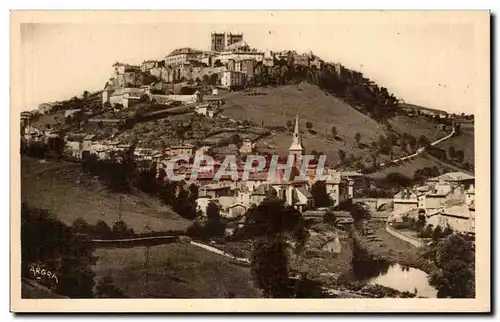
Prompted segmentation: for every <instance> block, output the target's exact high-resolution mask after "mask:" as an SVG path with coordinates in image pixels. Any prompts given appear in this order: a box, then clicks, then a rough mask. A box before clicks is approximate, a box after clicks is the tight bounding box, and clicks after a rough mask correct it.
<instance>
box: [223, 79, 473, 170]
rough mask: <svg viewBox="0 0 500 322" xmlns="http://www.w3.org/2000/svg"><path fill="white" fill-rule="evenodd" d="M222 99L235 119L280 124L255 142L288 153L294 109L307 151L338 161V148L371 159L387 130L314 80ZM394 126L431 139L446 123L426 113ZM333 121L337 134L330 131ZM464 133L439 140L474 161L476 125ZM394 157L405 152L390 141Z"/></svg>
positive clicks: (427, 163) (398, 119) (409, 166)
mask: <svg viewBox="0 0 500 322" xmlns="http://www.w3.org/2000/svg"><path fill="white" fill-rule="evenodd" d="M224 97H225V99H226V104H225V105H224V106H223V112H222V114H223V115H224V116H227V117H229V118H232V119H235V120H240V121H243V120H249V121H253V122H255V123H256V124H258V125H261V126H262V125H263V126H266V127H283V129H282V130H279V129H275V130H274V131H273V134H272V135H271V136H270V137H268V138H266V139H265V140H263V141H261V142H257V147H258V148H259V150H263V151H269V152H273V151H275V152H277V153H280V154H286V153H287V151H288V148H289V146H290V143H291V141H292V137H291V133H290V131H287V130H286V128H287V122H288V121H293V120H294V118H295V116H296V115H299V118H300V128H301V132H302V135H303V142H304V146H305V149H306V153H311V152H312V151H313V150H315V151H317V152H320V153H324V154H326V155H327V158H328V160H329V161H330V162H331V163H332V164H336V163H338V162H339V161H340V160H339V150H343V151H344V152H346V154H351V153H352V154H354V155H355V156H356V157H359V158H361V160H363V161H365V162H369V161H370V157H371V155H372V154H373V152H374V151H373V150H372V149H370V148H369V147H370V146H371V145H372V144H373V142H378V139H379V137H380V136H386V135H387V131H385V130H384V127H383V126H382V125H381V124H380V123H377V122H376V121H374V120H373V119H372V118H370V117H368V116H367V115H365V114H362V113H360V112H358V110H357V109H355V108H353V107H351V106H350V105H348V104H347V103H345V102H344V101H343V100H340V99H338V98H337V97H335V96H334V95H332V94H329V93H327V92H325V91H323V90H321V89H320V88H319V87H318V86H316V85H312V84H309V83H305V82H302V83H300V84H296V85H285V86H281V87H262V88H258V89H257V90H256V91H255V92H254V93H251V92H242V91H240V92H231V93H227V94H225V95H224ZM307 122H311V123H312V130H313V131H314V132H315V133H314V132H311V131H309V130H308V129H307V127H306V124H307ZM389 124H390V125H391V127H392V129H393V130H394V132H396V133H398V134H400V135H403V134H405V133H407V134H410V135H412V136H413V137H415V138H416V139H417V140H418V139H419V138H420V136H422V135H423V136H425V137H427V138H428V139H429V140H430V141H434V140H437V139H439V138H441V137H444V136H446V135H447V134H448V133H449V131H450V128H449V127H448V128H447V129H443V128H440V127H439V126H438V125H437V124H436V123H435V122H434V121H433V120H432V119H429V118H426V117H409V116H405V115H396V116H395V117H394V118H392V119H390V121H389ZM333 127H335V129H336V132H337V137H336V138H334V137H333V135H332V128H333ZM462 127H463V131H462V132H463V134H462V135H461V136H458V137H454V138H452V139H450V141H445V142H443V143H441V144H440V145H439V147H440V148H442V149H444V150H447V149H448V148H449V146H455V148H456V149H462V150H464V155H465V158H464V159H465V161H464V162H469V163H473V161H474V127H473V124H472V125H470V124H469V125H463V126H462ZM356 133H359V134H360V135H361V140H360V144H356V140H355V136H356ZM392 152H393V158H397V157H402V156H405V155H407V154H408V152H405V151H403V150H402V149H401V147H399V146H397V145H393V151H392ZM387 160H389V156H388V155H383V154H379V155H378V161H379V162H385V161H387ZM433 166H437V167H438V168H439V169H440V170H441V171H442V170H444V169H445V168H446V164H443V163H442V162H439V161H438V160H433V159H432V158H423V157H419V158H417V159H415V160H412V161H411V162H410V163H406V164H403V165H401V166H398V167H390V168H387V169H385V170H383V171H382V172H381V173H387V172H391V171H393V170H394V171H397V172H402V173H404V174H406V175H412V174H413V171H414V170H416V169H418V168H423V167H433Z"/></svg>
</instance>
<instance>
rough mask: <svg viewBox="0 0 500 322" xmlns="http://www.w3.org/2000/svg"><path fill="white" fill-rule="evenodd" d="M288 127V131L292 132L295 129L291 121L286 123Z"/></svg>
mask: <svg viewBox="0 0 500 322" xmlns="http://www.w3.org/2000/svg"><path fill="white" fill-rule="evenodd" d="M286 127H287V129H288V131H292V129H293V122H292V121H290V120H288V121H286Z"/></svg>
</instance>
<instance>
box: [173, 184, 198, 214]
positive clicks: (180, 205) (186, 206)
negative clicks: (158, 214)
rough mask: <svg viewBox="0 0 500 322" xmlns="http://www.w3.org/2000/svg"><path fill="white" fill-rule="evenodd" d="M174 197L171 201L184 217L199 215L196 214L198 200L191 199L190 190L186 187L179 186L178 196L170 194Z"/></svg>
mask: <svg viewBox="0 0 500 322" xmlns="http://www.w3.org/2000/svg"><path fill="white" fill-rule="evenodd" d="M170 197H171V198H173V200H171V201H170V202H172V203H173V206H174V210H175V211H176V212H177V213H178V214H179V215H180V216H182V217H184V218H186V219H190V220H192V219H195V218H196V217H197V214H196V202H194V201H193V200H191V198H190V196H189V191H188V190H186V189H185V188H184V187H182V186H180V187H179V192H178V193H177V196H175V195H173V196H170Z"/></svg>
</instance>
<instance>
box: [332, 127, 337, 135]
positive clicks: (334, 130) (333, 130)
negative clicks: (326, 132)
mask: <svg viewBox="0 0 500 322" xmlns="http://www.w3.org/2000/svg"><path fill="white" fill-rule="evenodd" d="M332 135H333V136H334V137H335V136H337V128H336V127H335V126H333V127H332Z"/></svg>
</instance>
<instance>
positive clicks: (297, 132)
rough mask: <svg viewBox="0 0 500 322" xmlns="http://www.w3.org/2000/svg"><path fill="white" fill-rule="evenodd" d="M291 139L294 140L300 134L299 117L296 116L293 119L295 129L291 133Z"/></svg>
mask: <svg viewBox="0 0 500 322" xmlns="http://www.w3.org/2000/svg"><path fill="white" fill-rule="evenodd" d="M293 137H294V139H295V138H299V137H300V133H299V115H298V114H297V116H296V117H295V129H294V131H293Z"/></svg>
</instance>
